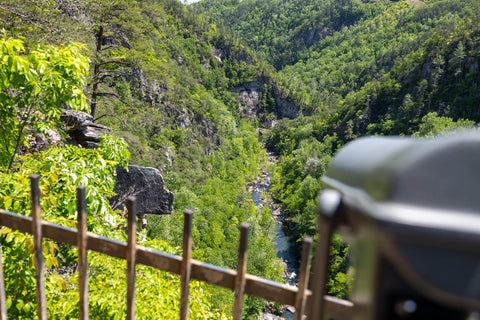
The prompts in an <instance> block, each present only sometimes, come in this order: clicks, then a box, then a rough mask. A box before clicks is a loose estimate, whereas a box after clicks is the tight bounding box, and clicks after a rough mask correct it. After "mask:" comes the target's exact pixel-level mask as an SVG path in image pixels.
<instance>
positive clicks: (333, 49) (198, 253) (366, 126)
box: [0, 0, 480, 319]
mask: <svg viewBox="0 0 480 320" xmlns="http://www.w3.org/2000/svg"><path fill="white" fill-rule="evenodd" d="M0 29H2V35H1V36H2V40H1V48H0V64H1V70H0V80H1V82H0V83H1V84H0V85H1V92H0V105H1V114H0V121H1V126H0V145H1V148H0V149H1V151H0V169H1V173H0V185H1V188H0V207H1V208H5V209H7V210H11V211H14V212H18V213H22V214H27V215H29V206H30V203H29V200H28V197H29V195H28V183H29V182H28V179H27V177H28V175H29V174H31V173H38V174H40V175H41V190H42V196H43V200H42V210H43V211H44V212H45V218H46V219H47V220H50V221H53V222H57V223H61V224H63V225H67V226H74V223H75V222H74V221H75V205H74V203H73V202H71V201H72V200H73V198H74V194H75V192H74V189H75V186H76V185H78V184H80V183H81V184H85V185H87V187H88V188H89V190H92V191H91V192H90V195H89V196H88V197H87V203H88V205H89V212H92V215H91V216H90V218H89V228H90V231H95V232H97V233H100V234H102V235H106V236H110V237H113V238H115V239H119V240H124V238H125V235H124V234H123V232H122V230H123V229H122V223H123V222H122V220H121V218H120V217H121V213H120V212H114V211H113V210H112V209H111V207H110V205H109V204H108V197H109V196H111V195H112V190H113V185H114V180H113V179H114V178H113V171H114V170H113V169H114V167H115V166H116V165H126V164H127V163H128V162H129V163H131V164H138V165H145V166H152V167H156V168H158V169H159V170H160V171H161V172H162V174H163V176H164V178H165V182H166V186H167V187H168V188H169V189H170V190H171V191H172V192H173V193H174V194H175V202H174V212H173V213H172V214H171V215H169V216H159V217H153V218H151V219H150V221H149V225H148V227H147V229H146V230H144V231H142V232H140V233H139V235H138V236H139V239H140V243H142V244H145V245H148V246H152V247H155V248H159V249H161V250H165V251H167V252H172V253H179V251H180V249H179V247H180V246H181V237H182V231H181V230H182V219H183V216H182V213H183V211H184V210H185V209H187V208H190V209H193V210H194V213H195V214H194V229H193V237H194V239H193V242H194V252H193V257H194V258H195V259H199V260H202V261H207V262H209V263H214V264H217V265H220V266H225V267H229V268H236V255H237V243H238V238H239V230H238V228H239V225H240V223H241V222H243V221H248V222H249V223H250V224H251V231H250V245H249V246H250V247H249V264H248V272H249V273H253V274H256V275H260V276H263V277H267V278H270V279H273V280H280V281H281V272H282V269H281V266H280V261H279V260H278V259H277V258H276V253H275V251H274V248H273V244H272V240H273V232H274V226H275V221H274V220H273V218H272V217H271V215H270V212H269V210H268V209H267V208H265V209H263V210H260V209H257V208H256V207H255V205H254V204H253V202H252V201H251V195H250V194H249V192H248V191H247V189H246V185H247V183H248V182H251V181H253V180H254V179H255V177H257V175H258V173H259V170H260V169H261V168H266V167H268V166H269V164H267V156H266V151H267V150H269V151H271V152H273V153H275V154H276V155H278V156H279V160H278V162H277V163H275V164H274V168H273V173H272V185H271V193H272V195H273V197H274V199H275V200H276V201H277V202H278V203H279V204H280V205H281V206H282V209H283V211H284V212H285V213H286V214H287V215H288V217H289V224H288V225H289V226H290V227H291V230H290V232H291V233H292V234H293V235H294V237H295V238H297V239H300V238H301V237H302V236H304V235H310V236H315V237H316V217H315V215H316V213H315V210H316V203H315V199H316V196H317V195H318V192H319V191H320V190H321V189H322V188H323V185H322V182H321V176H322V175H323V173H324V172H325V169H326V168H327V166H328V164H329V162H330V160H331V158H332V157H333V156H334V154H335V152H336V151H337V150H338V149H339V148H340V147H341V146H342V145H344V144H345V143H347V142H348V141H350V140H353V139H355V138H356V137H359V136H363V135H374V134H382V135H388V134H396V135H398V134H400V135H414V136H429V135H435V134H438V133H439V132H442V131H444V130H447V129H454V128H457V127H463V126H472V125H474V124H475V123H477V122H478V121H480V112H479V108H478V98H479V83H480V77H479V68H480V50H479V48H480V2H479V1H466V0H455V1H454V0H443V1H439V0H430V1H423V2H422V1H373V0H371V1H367V0H341V1H333V0H324V1H320V0H302V1H299V0H297V1H287V0H269V1H266V0H243V1H238V0H223V1H222V0H202V1H200V2H198V3H196V4H194V5H189V6H184V5H183V4H182V3H181V2H180V1H177V0H146V1H135V0H102V1H91V0H85V1H78V2H77V1H66V0H21V1H17V0H6V1H3V2H2V4H0ZM254 82H255V83H260V88H259V89H258V102H257V105H256V106H255V107H250V108H252V109H251V110H248V108H249V107H248V106H247V107H246V106H245V101H244V100H242V98H241V94H239V89H238V88H240V87H242V86H246V84H251V83H254ZM249 90H250V89H249ZM285 105H288V106H289V108H290V109H291V110H294V112H290V113H286V112H284V111H283V109H284V108H285ZM66 106H68V107H70V108H73V109H79V110H85V111H88V112H89V113H91V114H92V115H93V116H94V118H95V119H96V120H95V121H96V122H98V123H101V124H104V125H107V126H109V127H111V128H112V133H113V135H114V136H115V137H116V138H114V137H113V136H112V137H106V138H105V139H104V140H103V142H102V145H101V147H100V148H99V149H97V150H89V149H82V148H79V147H73V146H66V147H61V146H60V145H55V144H53V142H56V141H57V140H55V139H54V138H55V137H56V136H57V135H58V136H62V135H64V130H66V128H65V127H62V124H61V123H60V122H59V115H60V113H61V109H62V108H64V107H66ZM252 110H253V111H252ZM250 111H252V112H253V113H254V114H253V116H252V114H251V113H252V112H250ZM39 137H43V138H42V139H40V140H42V141H47V142H48V143H46V144H42V145H40V144H39V143H38V141H39ZM127 148H128V150H127ZM99 172H102V173H101V174H99ZM59 182H61V183H59ZM1 232H2V237H1V244H2V248H3V259H4V265H5V267H4V268H5V270H4V271H5V277H6V279H7V283H6V288H7V296H8V297H10V298H9V301H7V304H8V307H9V308H8V313H9V317H10V318H16V319H31V318H35V315H36V309H35V307H34V306H35V294H34V289H33V288H34V272H33V269H32V268H33V266H32V258H31V257H30V255H29V244H30V243H31V241H32V240H31V238H29V237H27V236H24V235H21V234H19V233H15V232H12V231H11V230H8V229H5V228H2V229H1ZM45 245H46V246H48V248H49V249H48V250H46V251H47V252H49V254H48V255H47V256H46V258H45V259H46V262H47V266H48V275H47V277H46V278H47V285H48V290H49V296H48V300H49V302H48V303H49V316H50V317H51V318H62V319H64V318H68V317H70V318H72V319H73V318H76V317H78V310H77V309H76V308H77V305H78V301H77V300H76V299H78V298H77V297H76V293H75V292H76V291H75V290H76V287H75V285H74V283H75V281H76V277H77V274H76V273H75V270H74V268H72V265H74V264H75V263H76V262H75V259H76V258H75V256H76V254H75V250H74V249H72V248H69V247H65V246H61V245H59V244H56V243H46V244H45ZM332 249H333V250H332V255H331V263H330V266H331V267H330V282H329V288H328V290H329V293H330V294H333V295H336V296H339V297H344V298H346V297H348V293H349V288H350V284H351V275H352V274H353V270H352V268H351V265H350V263H349V260H348V259H349V254H348V247H347V246H346V245H345V244H344V243H343V241H342V239H341V238H340V237H338V236H336V237H335V238H334V243H333V244H332ZM15 257H21V258H22V261H23V264H22V268H18V267H17V266H18V263H17V264H16V261H15ZM90 261H91V263H92V268H93V269H92V270H96V272H98V274H96V277H91V280H90V284H89V285H90V296H91V299H90V301H91V302H90V304H91V305H90V308H91V312H92V314H91V316H92V317H93V318H114V319H116V318H119V319H120V318H124V317H125V316H124V314H125V310H123V308H124V307H123V306H124V305H125V303H123V300H121V299H122V297H121V296H120V295H118V294H116V293H117V292H119V290H120V291H122V290H125V288H124V287H123V286H124V285H123V284H122V283H123V282H124V281H123V278H122V277H123V269H122V268H123V265H122V264H121V263H120V262H118V261H116V260H114V259H107V258H106V257H102V256H97V255H94V254H92V256H91V258H90ZM110 274H118V277H111V276H110ZM142 275H143V276H142V277H143V278H141V279H139V281H138V282H139V285H138V290H137V295H139V296H141V298H138V299H137V300H138V303H139V305H138V306H137V310H138V312H139V317H140V318H145V319H149V318H152V317H154V316H153V315H155V314H159V313H161V314H162V315H164V316H165V318H176V315H177V314H178V308H179V306H178V304H177V303H178V302H175V303H174V305H172V304H171V301H173V300H174V301H178V300H179V299H178V296H179V288H178V284H177V283H178V281H177V280H178V279H176V278H175V277H173V276H171V275H168V274H164V273H161V272H156V271H153V270H150V269H147V268H144V269H142ZM17 279H21V281H20V282H19V281H18V280H17ZM152 281H153V282H155V283H156V284H157V285H155V286H151V285H149V283H150V284H151V283H152ZM192 286H194V287H195V290H192V293H193V294H194V295H196V296H195V298H194V299H192V300H194V301H196V302H195V303H194V304H193V305H192V306H191V317H193V318H202V319H203V318H205V319H213V318H227V317H228V316H229V314H230V311H231V305H232V301H233V294H232V293H231V292H228V291H226V290H225V291H224V290H219V289H217V288H214V287H210V286H205V285H202V284H198V283H193V284H192ZM114 288H116V289H114ZM159 297H162V299H160V298H159ZM118 306H122V307H120V309H121V310H119V307H118ZM263 306H264V302H262V301H259V300H257V299H253V298H248V299H247V300H246V302H245V310H244V317H245V318H249V317H255V315H256V314H257V313H258V312H259V311H260V309H261V308H262V307H263ZM160 310H161V311H160Z"/></svg>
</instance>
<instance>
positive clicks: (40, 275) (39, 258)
mask: <svg viewBox="0 0 480 320" xmlns="http://www.w3.org/2000/svg"><path fill="white" fill-rule="evenodd" d="M39 180H40V177H39V176H38V175H33V176H31V178H30V187H31V195H32V218H33V219H32V229H33V254H34V258H35V278H36V282H37V291H36V294H37V308H38V318H39V320H47V304H46V298H45V297H46V296H45V273H44V263H43V247H42V243H43V241H42V240H43V236H42V212H41V209H40V189H39V186H38V182H39Z"/></svg>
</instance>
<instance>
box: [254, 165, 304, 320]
mask: <svg viewBox="0 0 480 320" xmlns="http://www.w3.org/2000/svg"><path fill="white" fill-rule="evenodd" d="M270 157H272V158H273V156H269V158H270ZM272 160H273V159H271V161H272ZM269 187H270V173H269V172H267V171H263V170H262V172H261V174H260V175H259V176H258V177H257V179H256V181H255V182H253V183H250V184H248V189H249V191H250V192H251V194H252V200H253V202H254V203H255V205H256V206H257V207H260V208H262V207H264V206H268V207H269V209H270V211H271V212H272V216H273V218H274V220H275V222H276V223H275V237H274V243H275V250H276V252H277V257H279V258H281V259H282V264H283V270H284V271H283V280H284V282H285V283H287V284H289V285H295V284H296V280H297V275H298V267H299V262H298V258H297V255H296V252H295V250H296V248H295V241H294V240H293V239H291V238H290V237H288V236H287V235H286V234H285V232H284V228H285V216H284V215H283V214H282V211H281V210H280V208H279V207H278V206H277V205H275V204H274V203H273V202H272V201H271V200H269V199H270V197H269V196H268V192H269ZM293 312H294V309H292V307H288V306H285V307H284V308H282V311H281V314H282V316H281V317H280V316H277V315H273V314H271V313H269V312H268V311H267V312H265V313H262V314H261V315H260V319H262V320H278V319H286V320H293V315H294V313H293Z"/></svg>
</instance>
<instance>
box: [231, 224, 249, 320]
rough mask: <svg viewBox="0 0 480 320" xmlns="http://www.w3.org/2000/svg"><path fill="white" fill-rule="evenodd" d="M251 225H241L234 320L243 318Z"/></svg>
mask: <svg viewBox="0 0 480 320" xmlns="http://www.w3.org/2000/svg"><path fill="white" fill-rule="evenodd" d="M249 228H250V224H248V223H246V222H244V223H242V224H241V225H240V244H239V248H238V262H237V276H236V277H235V302H234V304H233V320H240V319H241V318H242V307H243V296H244V294H245V283H246V277H245V274H246V273H247V248H248V229H249Z"/></svg>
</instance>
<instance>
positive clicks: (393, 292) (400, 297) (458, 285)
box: [318, 132, 480, 320]
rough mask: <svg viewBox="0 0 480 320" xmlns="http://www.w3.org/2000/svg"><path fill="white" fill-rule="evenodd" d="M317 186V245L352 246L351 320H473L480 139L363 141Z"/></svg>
mask: <svg viewBox="0 0 480 320" xmlns="http://www.w3.org/2000/svg"><path fill="white" fill-rule="evenodd" d="M323 180H324V182H325V183H326V184H327V185H328V186H329V187H332V188H333V189H334V190H325V191H324V192H322V193H321V194H320V198H319V204H320V224H321V226H320V228H321V231H322V230H327V231H328V230H329V231H328V232H325V234H327V235H326V236H322V233H321V234H320V236H321V240H320V241H321V242H322V241H324V242H325V241H330V239H329V238H330V235H329V234H331V231H332V230H333V229H337V230H339V231H340V233H341V234H342V235H344V237H345V239H346V240H347V241H349V242H351V243H352V253H353V256H354V258H355V268H356V275H355V278H356V280H355V290H354V294H353V302H354V305H355V309H354V315H355V316H354V318H355V319H378V320H380V319H480V317H479V313H478V312H479V311H480V134H479V133H475V132H470V133H463V134H460V135H454V136H450V137H443V138H439V139H435V140H415V139H411V138H399V137H371V138H361V139H358V140H355V141H353V142H351V143H349V144H347V145H346V146H345V147H344V148H343V149H342V150H340V151H339V152H338V153H337V155H336V156H335V157H334V159H333V161H332V163H331V165H330V167H329V169H328V170H327V173H326V175H325V176H324V178H323ZM322 224H325V225H327V227H325V226H323V227H322ZM322 228H323V229H322ZM320 246H321V245H320ZM327 250H328V249H327ZM319 253H320V256H323V254H325V253H322V252H319ZM318 270H320V269H318ZM320 312H321V311H320Z"/></svg>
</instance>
